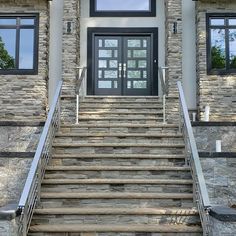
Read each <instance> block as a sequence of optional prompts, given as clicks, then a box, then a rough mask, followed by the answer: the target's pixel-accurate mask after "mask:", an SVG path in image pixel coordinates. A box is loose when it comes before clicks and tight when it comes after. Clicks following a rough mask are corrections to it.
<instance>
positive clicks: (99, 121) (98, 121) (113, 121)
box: [79, 117, 163, 125]
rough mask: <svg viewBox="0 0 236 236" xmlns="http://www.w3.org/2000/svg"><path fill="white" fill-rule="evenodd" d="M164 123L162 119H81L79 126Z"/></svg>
mask: <svg viewBox="0 0 236 236" xmlns="http://www.w3.org/2000/svg"><path fill="white" fill-rule="evenodd" d="M162 121H163V119H162V118H161V117H159V118H156V119H155V120H153V119H132V118H131V119H108V120H107V119H106V120H103V119H86V120H82V119H79V125H93V124H94V123H95V124H96V125H108V124H117V123H118V124H127V123H129V124H153V125H155V124H159V123H161V122H162Z"/></svg>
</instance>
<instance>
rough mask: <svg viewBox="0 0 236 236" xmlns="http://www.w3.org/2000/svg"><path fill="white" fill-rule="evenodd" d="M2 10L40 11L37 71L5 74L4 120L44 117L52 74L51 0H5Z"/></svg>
mask: <svg viewBox="0 0 236 236" xmlns="http://www.w3.org/2000/svg"><path fill="white" fill-rule="evenodd" d="M0 9H1V10H0V12H1V13H19V14H20V13H39V14H40V19H39V21H40V24H39V61H38V74H37V75H1V76H0V77H1V83H0V120H25V119H26V120H44V119H45V113H46V104H47V76H48V67H47V65H48V21H49V12H48V1H46V0H40V1H39V0H17V1H15V0H2V1H1V2H0Z"/></svg>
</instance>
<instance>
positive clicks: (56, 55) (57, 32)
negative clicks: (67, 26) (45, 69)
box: [48, 0, 64, 105]
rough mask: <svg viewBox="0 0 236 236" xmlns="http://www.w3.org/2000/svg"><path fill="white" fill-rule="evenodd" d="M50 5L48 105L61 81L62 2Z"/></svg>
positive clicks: (55, 0)
mask: <svg viewBox="0 0 236 236" xmlns="http://www.w3.org/2000/svg"><path fill="white" fill-rule="evenodd" d="M49 4H50V41H49V86H48V98H49V105H51V102H52V100H53V96H54V92H55V89H56V87H57V83H58V81H60V80H61V79H62V35H63V8H64V0H53V1H51V2H49Z"/></svg>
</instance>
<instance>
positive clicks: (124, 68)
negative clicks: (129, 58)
mask: <svg viewBox="0 0 236 236" xmlns="http://www.w3.org/2000/svg"><path fill="white" fill-rule="evenodd" d="M123 72H124V74H123V77H124V78H126V63H124V64H123Z"/></svg>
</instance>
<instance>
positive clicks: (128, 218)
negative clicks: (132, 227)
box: [32, 215, 200, 225]
mask: <svg viewBox="0 0 236 236" xmlns="http://www.w3.org/2000/svg"><path fill="white" fill-rule="evenodd" d="M127 222H128V223H129V224H160V225H161V224H183V225H186V224H187V225H190V224H191V225H193V224H194V225H196V224H199V223H200V222H199V217H197V216H177V215H171V216H168V215H136V216H135V215H34V217H33V221H32V225H33V224H34V223H37V224H38V223H41V224H51V225H52V224H62V223H68V224H127Z"/></svg>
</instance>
